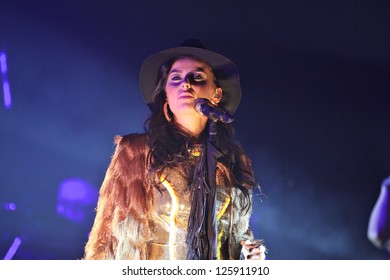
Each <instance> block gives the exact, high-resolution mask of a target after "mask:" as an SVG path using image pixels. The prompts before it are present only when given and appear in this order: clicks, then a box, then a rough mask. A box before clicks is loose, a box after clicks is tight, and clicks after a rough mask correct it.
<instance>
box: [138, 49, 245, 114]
mask: <svg viewBox="0 0 390 280" xmlns="http://www.w3.org/2000/svg"><path fill="white" fill-rule="evenodd" d="M183 55H189V56H192V57H195V58H199V59H201V60H203V61H205V62H206V63H208V64H209V65H210V66H211V68H212V70H213V72H214V74H215V75H216V76H217V78H218V82H219V85H220V86H221V88H222V91H223V94H222V100H221V102H220V103H219V106H221V107H222V108H224V109H225V110H226V111H227V112H228V113H230V114H231V115H233V114H234V112H235V111H236V110H237V108H238V105H239V104H240V102H241V87H240V76H239V72H238V69H237V67H236V65H235V64H234V63H233V62H232V61H231V60H230V59H228V58H226V57H224V56H222V55H220V54H218V53H215V52H213V51H209V50H207V49H201V48H194V47H177V48H171V49H167V50H164V51H161V52H158V53H156V54H153V55H151V56H149V57H148V58H147V59H145V61H144V62H143V64H142V66H141V71H140V88H141V91H142V95H143V97H144V100H145V103H146V104H147V105H148V106H149V108H151V107H152V105H153V99H154V96H153V94H154V91H155V89H156V87H157V83H158V80H157V79H158V75H159V70H160V67H161V65H163V64H165V63H167V62H168V61H170V60H171V59H174V58H175V57H177V56H183Z"/></svg>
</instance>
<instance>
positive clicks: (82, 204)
mask: <svg viewBox="0 0 390 280" xmlns="http://www.w3.org/2000/svg"><path fill="white" fill-rule="evenodd" d="M97 198H98V191H97V190H96V189H95V188H94V187H93V186H91V185H90V184H89V183H88V182H87V181H86V180H83V179H80V178H70V179H66V180H63V181H62V182H61V183H60V186H59V187H58V197H57V199H58V200H57V213H58V214H59V215H60V216H63V217H64V218H66V219H68V220H71V221H74V222H82V221H83V220H84V219H85V218H86V217H87V216H88V213H91V212H93V208H94V207H95V205H96V202H97Z"/></svg>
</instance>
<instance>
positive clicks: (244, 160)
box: [233, 141, 252, 166]
mask: <svg viewBox="0 0 390 280" xmlns="http://www.w3.org/2000/svg"><path fill="white" fill-rule="evenodd" d="M233 150H234V158H235V162H236V164H239V165H249V166H250V165H251V164H252V163H251V160H250V158H249V156H248V154H247V153H246V152H245V150H244V149H243V147H242V145H241V143H240V142H238V141H236V142H235V143H234V145H233Z"/></svg>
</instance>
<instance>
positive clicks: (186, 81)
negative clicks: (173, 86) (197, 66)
mask: <svg viewBox="0 0 390 280" xmlns="http://www.w3.org/2000/svg"><path fill="white" fill-rule="evenodd" d="M191 81H192V79H191V75H187V76H185V77H184V79H183V81H182V83H181V87H182V88H190V87H191Z"/></svg>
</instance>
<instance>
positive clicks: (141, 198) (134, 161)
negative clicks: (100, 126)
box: [84, 134, 148, 260]
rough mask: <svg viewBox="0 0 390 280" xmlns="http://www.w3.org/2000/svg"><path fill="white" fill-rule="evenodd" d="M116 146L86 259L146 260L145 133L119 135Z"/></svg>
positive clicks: (102, 189) (105, 180)
mask: <svg viewBox="0 0 390 280" xmlns="http://www.w3.org/2000/svg"><path fill="white" fill-rule="evenodd" d="M115 144H116V149H115V152H114V155H113V157H112V159H111V162H110V165H109V167H108V169H107V172H106V175H105V178H104V181H103V184H102V186H101V188H100V192H99V200H98V204H97V208H96V216H95V220H94V224H93V226H92V229H91V232H90V235H89V239H88V242H87V244H86V246H85V255H84V259H85V260H90V259H146V249H145V246H146V245H145V240H146V239H147V236H148V232H147V228H148V227H147V223H148V221H147V209H148V205H147V201H148V187H147V184H146V176H145V174H146V171H145V163H146V155H147V148H146V147H147V145H146V137H145V135H140V134H131V135H127V136H125V137H120V136H117V137H115Z"/></svg>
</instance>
